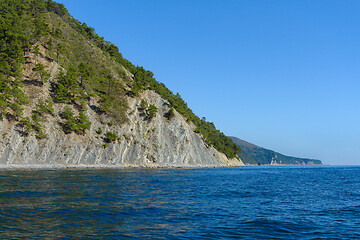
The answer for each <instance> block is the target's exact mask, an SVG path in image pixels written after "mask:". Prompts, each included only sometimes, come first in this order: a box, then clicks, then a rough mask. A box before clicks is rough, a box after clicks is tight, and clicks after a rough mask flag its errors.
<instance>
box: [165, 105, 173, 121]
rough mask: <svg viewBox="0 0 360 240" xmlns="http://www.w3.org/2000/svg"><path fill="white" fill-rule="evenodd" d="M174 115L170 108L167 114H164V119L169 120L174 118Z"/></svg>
mask: <svg viewBox="0 0 360 240" xmlns="http://www.w3.org/2000/svg"><path fill="white" fill-rule="evenodd" d="M174 115H175V113H174V108H172V107H170V108H169V111H168V112H167V113H165V117H166V118H167V119H168V120H171V119H172V118H173V117H174Z"/></svg>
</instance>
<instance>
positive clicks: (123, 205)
mask: <svg viewBox="0 0 360 240" xmlns="http://www.w3.org/2000/svg"><path fill="white" fill-rule="evenodd" d="M0 238H1V239H360V167H356V166H256V167H255V166H254V167H241V168H213V169H212V168H207V169H107V170H105V169H82V170H0Z"/></svg>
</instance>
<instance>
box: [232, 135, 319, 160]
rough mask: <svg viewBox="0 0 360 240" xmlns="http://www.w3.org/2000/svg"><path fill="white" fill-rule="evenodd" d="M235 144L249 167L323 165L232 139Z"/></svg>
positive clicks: (235, 138)
mask: <svg viewBox="0 0 360 240" xmlns="http://www.w3.org/2000/svg"><path fill="white" fill-rule="evenodd" d="M230 138H231V139H232V140H233V142H234V143H235V144H236V145H238V146H239V147H240V148H241V153H239V157H240V158H241V160H242V161H243V162H244V163H245V164H249V165H279V164H284V165H321V164H322V163H321V161H320V160H315V159H308V158H297V157H289V156H285V155H283V154H280V153H277V152H274V151H272V150H268V149H265V148H262V147H259V146H256V145H254V144H252V143H249V142H246V141H244V140H241V139H239V138H237V137H230Z"/></svg>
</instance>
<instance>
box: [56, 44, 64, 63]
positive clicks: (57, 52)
mask: <svg viewBox="0 0 360 240" xmlns="http://www.w3.org/2000/svg"><path fill="white" fill-rule="evenodd" d="M64 50H65V47H64V45H62V44H61V43H58V44H56V62H59V55H60V53H62V52H63V51H64Z"/></svg>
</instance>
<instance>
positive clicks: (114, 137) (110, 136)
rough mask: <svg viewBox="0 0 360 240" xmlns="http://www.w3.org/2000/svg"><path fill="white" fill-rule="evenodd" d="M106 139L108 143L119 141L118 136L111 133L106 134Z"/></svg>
mask: <svg viewBox="0 0 360 240" xmlns="http://www.w3.org/2000/svg"><path fill="white" fill-rule="evenodd" d="M105 137H106V141H107V142H114V141H116V140H117V139H118V136H117V135H116V134H115V133H113V132H110V131H107V132H106V133H105Z"/></svg>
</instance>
